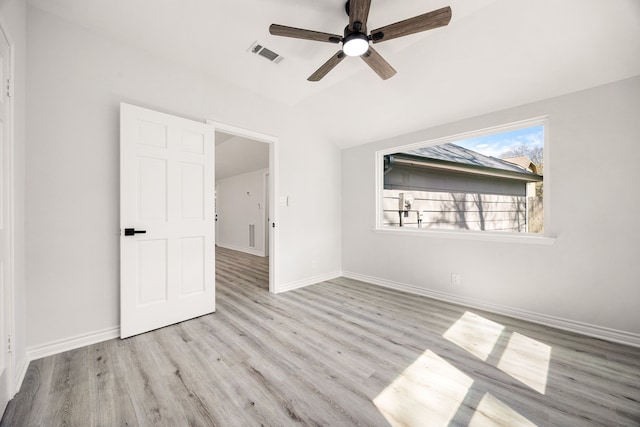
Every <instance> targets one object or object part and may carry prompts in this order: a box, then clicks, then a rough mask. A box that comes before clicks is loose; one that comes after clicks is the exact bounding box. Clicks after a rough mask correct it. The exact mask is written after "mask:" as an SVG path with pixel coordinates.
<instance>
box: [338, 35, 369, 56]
mask: <svg viewBox="0 0 640 427" xmlns="http://www.w3.org/2000/svg"><path fill="white" fill-rule="evenodd" d="M368 50H369V38H368V37H367V36H366V35H365V34H362V33H351V34H349V35H348V36H347V37H345V38H344V40H343V41H342V51H343V52H344V53H345V55H347V56H362V55H363V54H364V53H366V52H367V51H368Z"/></svg>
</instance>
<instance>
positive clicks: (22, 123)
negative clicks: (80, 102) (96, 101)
mask: <svg viewBox="0 0 640 427" xmlns="http://www.w3.org/2000/svg"><path fill="white" fill-rule="evenodd" d="M0 16H1V17H2V20H3V24H4V25H5V26H6V28H7V30H8V32H9V33H10V34H9V35H10V36H11V38H12V41H13V44H14V46H13V47H14V55H15V57H14V63H13V66H14V92H13V95H14V96H13V102H14V129H13V131H14V153H13V155H14V158H13V168H14V170H13V175H14V176H13V179H14V206H13V217H14V222H15V223H14V250H15V252H14V262H15V265H14V268H15V270H14V277H13V279H14V295H13V296H14V310H15V312H14V320H15V324H14V332H15V335H14V337H13V338H14V350H13V358H14V365H15V368H16V371H15V372H14V375H15V376H16V377H17V378H16V383H19V382H20V381H21V380H22V375H24V373H25V369H26V347H27V336H26V332H27V290H26V278H25V220H24V218H25V167H26V162H25V142H26V97H27V94H26V77H27V76H26V58H27V46H26V42H27V33H26V31H27V30H26V29H27V6H26V1H25V0H6V1H1V2H0ZM17 385H19V384H17Z"/></svg>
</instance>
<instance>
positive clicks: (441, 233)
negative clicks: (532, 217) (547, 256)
mask: <svg viewBox="0 0 640 427" xmlns="http://www.w3.org/2000/svg"><path fill="white" fill-rule="evenodd" d="M373 231H374V232H375V233H380V234H392V235H396V236H424V237H434V238H443V239H458V240H480V241H485V242H509V243H525V244H533V245H546V246H550V245H553V244H554V243H555V241H556V238H555V237H549V236H544V235H537V234H528V233H521V234H516V233H500V232H491V231H483V232H477V231H463V230H460V231H454V230H426V229H422V230H419V229H415V228H414V229H406V228H405V229H401V228H393V227H384V228H374V229H373Z"/></svg>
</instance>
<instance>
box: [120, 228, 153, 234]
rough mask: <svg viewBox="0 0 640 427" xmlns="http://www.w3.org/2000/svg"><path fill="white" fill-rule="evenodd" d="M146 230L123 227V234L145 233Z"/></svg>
mask: <svg viewBox="0 0 640 427" xmlns="http://www.w3.org/2000/svg"><path fill="white" fill-rule="evenodd" d="M146 232H147V230H136V229H135V228H125V229H124V235H125V236H133V235H134V234H145V233H146Z"/></svg>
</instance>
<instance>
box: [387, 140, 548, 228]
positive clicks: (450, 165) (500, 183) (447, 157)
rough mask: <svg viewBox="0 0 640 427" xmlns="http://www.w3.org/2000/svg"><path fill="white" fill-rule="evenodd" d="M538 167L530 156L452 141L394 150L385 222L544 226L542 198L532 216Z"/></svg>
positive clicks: (389, 157) (539, 178) (539, 179)
mask: <svg viewBox="0 0 640 427" xmlns="http://www.w3.org/2000/svg"><path fill="white" fill-rule="evenodd" d="M536 171H537V169H536V167H535V165H533V163H532V162H531V160H530V159H528V158H524V157H522V158H516V159H510V161H506V160H501V159H497V158H494V157H489V156H485V155H483V154H480V153H477V152H475V151H472V150H468V149H466V148H463V147H460V146H458V145H455V144H451V143H449V144H442V145H438V146H433V147H424V148H419V149H415V150H409V151H406V152H402V153H394V154H389V155H387V156H385V158H384V198H383V211H384V224H385V225H388V226H401V227H413V228H431V229H434V228H439V229H462V230H484V231H508V232H538V231H541V230H538V229H540V228H541V221H542V218H541V213H542V209H541V206H540V205H539V203H536V212H538V213H537V214H535V215H538V216H539V217H537V218H531V216H532V215H533V212H532V209H531V207H532V206H530V205H532V204H533V200H532V199H533V198H534V197H535V183H538V182H542V181H543V177H542V176H541V175H538V174H537V173H536ZM401 204H402V206H401ZM533 223H535V224H536V226H535V228H536V229H535V230H533V229H530V228H532V227H531V226H530V225H531V224H533Z"/></svg>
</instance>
